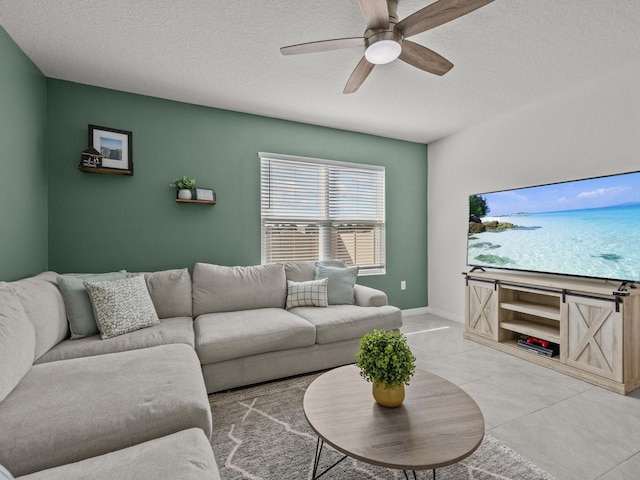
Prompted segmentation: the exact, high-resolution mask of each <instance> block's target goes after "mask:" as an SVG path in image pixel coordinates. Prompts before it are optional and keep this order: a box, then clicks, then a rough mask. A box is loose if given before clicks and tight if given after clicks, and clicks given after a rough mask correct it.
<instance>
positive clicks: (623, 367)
mask: <svg viewBox="0 0 640 480" xmlns="http://www.w3.org/2000/svg"><path fill="white" fill-rule="evenodd" d="M465 276H466V314H465V330H464V336H465V338H467V339H469V340H473V341H476V342H478V343H482V344H484V345H488V346H491V347H494V348H496V349H498V350H502V351H504V352H507V353H510V354H512V355H515V356H518V357H521V358H524V359H527V360H530V361H531V362H534V363H537V364H540V365H543V366H546V367H548V368H551V369H553V370H556V371H559V372H562V373H565V374H568V375H571V376H574V377H576V378H580V379H582V380H585V381H588V382H591V383H593V384H596V385H599V386H602V387H605V388H608V389H610V390H613V391H615V392H618V393H622V394H626V393H628V392H630V391H632V390H635V389H636V388H638V387H640V289H634V288H628V289H627V288H625V287H623V288H622V289H619V288H620V287H621V284H620V282H617V284H615V283H612V282H605V281H597V280H589V279H572V278H569V277H567V278H565V277H555V276H551V275H524V274H516V273H501V272H471V273H468V274H465ZM529 336H530V337H536V338H540V339H542V340H547V341H549V342H553V343H555V344H558V345H559V346H560V352H559V355H557V356H554V357H546V356H544V355H538V354H535V353H531V352H529V351H527V350H524V349H522V348H519V347H518V346H517V343H518V339H521V338H524V337H529Z"/></svg>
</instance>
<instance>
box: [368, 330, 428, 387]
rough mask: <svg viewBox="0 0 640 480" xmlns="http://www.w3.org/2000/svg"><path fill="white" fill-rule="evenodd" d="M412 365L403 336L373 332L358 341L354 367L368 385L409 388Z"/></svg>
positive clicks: (397, 333)
mask: <svg viewBox="0 0 640 480" xmlns="http://www.w3.org/2000/svg"><path fill="white" fill-rule="evenodd" d="M415 363H416V357H415V356H414V355H413V353H412V352H411V349H410V348H409V345H408V344H407V337H405V336H404V335H403V334H402V333H400V332H393V331H391V330H389V331H385V330H374V332H373V333H367V334H366V335H364V336H363V337H362V338H361V339H360V346H359V347H358V352H357V353H356V366H357V367H358V368H359V369H360V375H361V376H362V378H364V379H365V380H366V381H368V382H372V383H374V384H377V385H383V386H384V387H385V388H398V387H400V386H402V385H409V381H410V380H411V377H413V374H414V372H415V371H416V365H415Z"/></svg>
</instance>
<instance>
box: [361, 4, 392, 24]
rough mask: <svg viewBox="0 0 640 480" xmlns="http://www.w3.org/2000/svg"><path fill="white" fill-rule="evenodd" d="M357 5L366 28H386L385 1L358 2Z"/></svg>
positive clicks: (386, 8)
mask: <svg viewBox="0 0 640 480" xmlns="http://www.w3.org/2000/svg"><path fill="white" fill-rule="evenodd" d="M358 4H359V5H360V11H361V12H362V16H363V17H364V21H365V22H367V27H368V28H387V27H388V26H389V8H388V7H387V0H358Z"/></svg>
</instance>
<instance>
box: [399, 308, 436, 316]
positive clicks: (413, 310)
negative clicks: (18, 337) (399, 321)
mask: <svg viewBox="0 0 640 480" xmlns="http://www.w3.org/2000/svg"><path fill="white" fill-rule="evenodd" d="M425 313H429V307H420V308H407V309H406V310H402V316H403V317H411V316H413V315H423V314H425Z"/></svg>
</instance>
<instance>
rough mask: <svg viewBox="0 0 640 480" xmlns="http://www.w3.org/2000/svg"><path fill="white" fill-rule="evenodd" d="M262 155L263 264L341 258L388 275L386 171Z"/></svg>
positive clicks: (363, 269) (283, 156) (364, 166)
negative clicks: (386, 262) (386, 264)
mask: <svg viewBox="0 0 640 480" xmlns="http://www.w3.org/2000/svg"><path fill="white" fill-rule="evenodd" d="M259 155H260V178H261V182H260V185H261V191H260V198H261V216H262V263H272V262H285V261H292V260H298V261H301V260H328V259H342V260H344V261H345V263H346V264H347V265H349V266H351V265H357V266H359V267H360V272H361V273H362V274H373V273H384V271H385V245H384V239H385V215H384V210H385V190H384V189H385V180H384V175H385V170H384V167H380V166H373V165H361V164H354V163H346V162H335V161H329V160H320V159H312V158H304V157H292V156H288V155H277V154H271V153H262V152H261V153H259Z"/></svg>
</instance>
